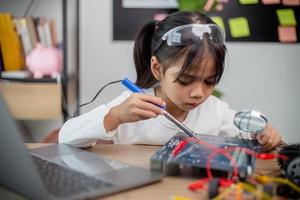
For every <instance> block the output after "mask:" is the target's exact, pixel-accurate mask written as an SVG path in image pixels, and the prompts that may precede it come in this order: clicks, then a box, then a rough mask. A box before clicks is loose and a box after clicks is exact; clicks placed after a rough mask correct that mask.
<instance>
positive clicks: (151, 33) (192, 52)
mask: <svg viewBox="0 0 300 200" xmlns="http://www.w3.org/2000/svg"><path fill="white" fill-rule="evenodd" d="M186 24H215V23H214V22H213V21H212V20H211V19H210V18H208V17H207V16H205V15H204V14H202V13H199V12H175V13H172V14H170V15H169V16H167V17H166V18H165V19H164V20H162V21H160V22H157V21H154V20H153V21H150V22H148V23H147V24H145V25H144V26H143V27H142V29H141V30H140V31H139V33H138V35H137V37H136V40H135V44H134V52H133V55H134V63H135V68H136V73H137V80H136V84H137V85H138V86H140V87H142V88H150V87H152V86H153V85H154V84H155V83H156V82H157V80H156V79H155V77H154V76H153V74H152V72H151V67H150V64H151V63H150V62H151V57H152V56H156V58H157V59H158V62H159V63H160V64H162V66H163V72H165V71H166V70H167V69H168V67H170V66H171V64H174V63H176V61H178V59H182V56H184V57H185V60H184V62H183V66H182V68H181V71H180V72H179V75H178V77H177V78H176V79H175V80H174V81H176V80H178V79H179V78H180V77H181V76H182V75H183V74H185V72H187V73H189V72H191V71H192V70H195V69H197V68H198V67H199V66H200V64H201V62H203V59H204V58H205V56H207V52H208V53H209V54H210V55H211V56H212V57H213V59H214V64H215V66H216V77H215V84H217V83H218V82H219V81H220V79H221V76H222V74H223V71H224V60H225V54H226V47H225V45H219V44H214V43H213V42H212V41H211V40H210V39H208V38H207V37H204V38H203V39H202V40H199V42H196V43H192V44H190V45H188V46H172V47H170V46H168V45H167V44H166V42H164V41H162V36H163V35H164V34H165V33H166V32H167V31H169V30H171V29H173V28H175V27H177V26H182V25H186Z"/></svg>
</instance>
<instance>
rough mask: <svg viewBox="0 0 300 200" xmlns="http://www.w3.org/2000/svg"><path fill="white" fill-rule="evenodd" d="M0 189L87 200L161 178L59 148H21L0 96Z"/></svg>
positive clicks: (155, 173) (34, 196) (35, 196)
mask: <svg viewBox="0 0 300 200" xmlns="http://www.w3.org/2000/svg"><path fill="white" fill-rule="evenodd" d="M0 127H1V128H0V161H1V164H0V186H1V187H5V188H7V189H9V190H11V191H13V192H15V193H19V194H21V195H22V196H24V197H26V198H29V199H39V200H40V199H87V198H95V197H101V196H105V195H109V194H113V193H116V192H120V191H123V190H127V189H130V188H135V187H139V186H143V185H147V184H151V183H154V182H158V181H160V180H161V179H162V177H163V175H162V173H160V172H158V171H151V170H148V169H144V168H140V167H135V166H132V165H129V164H125V163H122V162H119V161H115V160H109V159H106V158H103V157H101V156H98V155H95V154H93V153H90V152H87V151H84V150H81V149H79V148H74V147H70V146H68V145H64V144H56V145H49V146H46V147H41V148H38V149H33V150H29V151H28V150H27V148H26V147H25V145H24V141H23V139H22V136H21V133H20V130H19V129H18V127H17V125H16V123H15V121H14V120H13V118H12V117H11V115H10V113H9V111H8V109H7V107H6V105H5V103H4V100H3V98H2V97H1V95H0Z"/></svg>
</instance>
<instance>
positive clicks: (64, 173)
mask: <svg viewBox="0 0 300 200" xmlns="http://www.w3.org/2000/svg"><path fill="white" fill-rule="evenodd" d="M31 157H32V159H33V161H34V163H35V164H36V166H37V167H38V171H39V173H40V175H41V178H42V179H43V181H44V183H45V186H46V188H47V189H48V191H49V193H51V194H53V195H54V196H57V197H67V196H73V195H76V194H88V193H90V192H95V191H100V190H101V189H104V188H108V187H111V186H112V185H113V184H111V183H109V182H106V181H103V180H100V179H96V178H94V177H91V176H87V175H85V174H83V173H81V172H77V171H75V170H73V169H70V168H67V167H64V166H62V165H59V164H57V163H55V162H50V161H48V160H46V159H42V158H40V157H38V156H35V155H31Z"/></svg>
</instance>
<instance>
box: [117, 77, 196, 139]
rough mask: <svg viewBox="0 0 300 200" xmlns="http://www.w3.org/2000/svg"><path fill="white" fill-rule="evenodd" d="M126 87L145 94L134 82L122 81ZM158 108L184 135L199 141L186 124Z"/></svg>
mask: <svg viewBox="0 0 300 200" xmlns="http://www.w3.org/2000/svg"><path fill="white" fill-rule="evenodd" d="M121 83H122V84H123V85H124V86H126V87H127V88H128V89H129V90H131V91H132V92H134V93H145V92H144V91H143V90H142V89H141V88H139V87H138V86H137V85H135V84H134V83H133V82H131V81H130V80H129V79H127V78H125V79H124V80H122V82H121ZM157 106H158V107H160V108H161V109H162V110H163V115H164V116H165V117H166V118H167V119H168V120H170V121H171V122H173V123H174V124H175V125H176V126H177V127H178V128H180V129H181V130H183V132H184V133H186V134H187V135H188V136H190V137H194V138H196V139H198V138H197V137H196V136H195V134H194V132H193V131H192V130H191V129H189V128H188V127H186V126H185V125H184V124H182V123H181V122H179V121H178V120H177V119H175V117H173V116H172V115H171V114H170V113H168V112H167V111H166V110H165V108H164V107H161V106H159V105H157Z"/></svg>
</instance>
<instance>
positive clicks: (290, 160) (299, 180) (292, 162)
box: [277, 144, 300, 199]
mask: <svg viewBox="0 0 300 200" xmlns="http://www.w3.org/2000/svg"><path fill="white" fill-rule="evenodd" d="M279 154H281V155H285V156H286V157H287V159H285V160H284V159H278V163H279V165H280V168H281V170H282V173H281V176H282V177H283V178H287V179H289V180H290V181H292V182H293V183H295V184H296V185H298V186H299V185H300V144H292V145H288V146H285V147H282V148H281V149H280V150H279ZM277 194H278V195H280V196H284V197H287V198H289V199H297V198H299V197H300V193H299V192H297V191H295V190H293V189H292V188H291V187H289V186H288V185H279V186H278V188H277Z"/></svg>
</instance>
